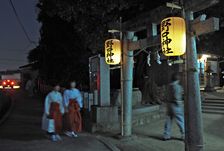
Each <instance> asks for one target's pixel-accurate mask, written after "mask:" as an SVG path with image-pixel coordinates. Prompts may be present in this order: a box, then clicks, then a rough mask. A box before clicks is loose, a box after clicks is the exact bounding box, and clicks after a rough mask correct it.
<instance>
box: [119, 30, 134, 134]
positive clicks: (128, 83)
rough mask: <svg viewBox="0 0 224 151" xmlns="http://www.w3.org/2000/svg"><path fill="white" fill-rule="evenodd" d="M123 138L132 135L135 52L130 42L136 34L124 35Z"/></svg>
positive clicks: (128, 33)
mask: <svg viewBox="0 0 224 151" xmlns="http://www.w3.org/2000/svg"><path fill="white" fill-rule="evenodd" d="M123 36H124V37H123V38H124V40H123V64H122V69H123V71H121V72H123V85H122V86H123V112H124V113H123V116H124V117H123V128H124V129H123V136H124V137H127V136H131V135H132V87H133V86H132V84H133V63H134V60H133V50H132V51H131V50H129V42H130V41H131V40H132V39H133V38H134V32H126V33H125V35H123Z"/></svg>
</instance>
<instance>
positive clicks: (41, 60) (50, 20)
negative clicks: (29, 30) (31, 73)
mask: <svg viewBox="0 0 224 151" xmlns="http://www.w3.org/2000/svg"><path fill="white" fill-rule="evenodd" d="M160 3H161V2H160ZM160 3H159V4H160ZM155 5H158V2H157V3H156V4H152V3H151V4H148V1H147V0H140V1H139V0H132V1H128V0H107V1H103V0H91V1H84V0H63V1H58V0H47V1H46V0H39V3H38V4H37V8H38V9H39V15H38V21H39V22H41V23H42V27H41V30H40V35H41V39H40V41H39V46H38V47H37V48H35V49H33V50H31V51H30V53H29V56H28V59H29V61H30V62H33V61H38V66H37V68H38V69H39V71H40V74H41V76H42V78H43V79H45V80H49V79H56V80H60V81H62V82H65V81H67V80H68V79H77V80H79V81H81V82H82V83H85V84H87V82H88V57H89V56H90V55H92V54H96V53H103V51H102V50H103V46H104V41H105V39H106V38H109V36H110V35H109V34H108V33H107V30H108V23H110V22H117V21H118V19H119V17H120V16H122V17H123V18H124V20H127V19H129V18H132V17H133V16H134V15H135V14H136V13H137V12H138V13H140V12H143V11H146V10H148V9H149V8H153V7H154V6H155ZM80 74H81V75H80Z"/></svg>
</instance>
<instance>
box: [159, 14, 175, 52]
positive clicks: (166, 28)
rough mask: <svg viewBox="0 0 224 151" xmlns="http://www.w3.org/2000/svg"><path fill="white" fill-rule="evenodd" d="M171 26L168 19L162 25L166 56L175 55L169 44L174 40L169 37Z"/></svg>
mask: <svg viewBox="0 0 224 151" xmlns="http://www.w3.org/2000/svg"><path fill="white" fill-rule="evenodd" d="M170 26H171V19H170V18H168V19H166V20H164V21H163V22H162V23H161V34H162V39H161V40H162V46H163V47H162V48H163V50H162V51H163V53H164V54H169V53H173V51H172V50H171V48H170V46H169V44H170V43H171V42H172V39H171V38H170V37H169V34H170V32H169V27H170Z"/></svg>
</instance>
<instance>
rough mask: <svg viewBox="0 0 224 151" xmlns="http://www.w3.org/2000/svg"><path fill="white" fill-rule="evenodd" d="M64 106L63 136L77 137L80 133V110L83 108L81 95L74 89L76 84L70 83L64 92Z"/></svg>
mask: <svg viewBox="0 0 224 151" xmlns="http://www.w3.org/2000/svg"><path fill="white" fill-rule="evenodd" d="M63 97H64V106H65V112H66V113H65V128H66V132H65V134H66V135H67V136H69V137H78V135H77V133H78V132H81V131H82V117H81V113H80V110H81V108H82V107H83V102H82V95H81V93H80V91H79V90H78V89H77V88H76V82H75V81H71V82H70V89H67V90H65V91H64V96H63Z"/></svg>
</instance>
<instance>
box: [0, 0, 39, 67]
mask: <svg viewBox="0 0 224 151" xmlns="http://www.w3.org/2000/svg"><path fill="white" fill-rule="evenodd" d="M13 3H14V6H15V8H16V10H17V12H18V15H19V17H20V19H21V21H22V23H23V25H24V26H25V29H26V31H27V33H28V35H29V37H30V39H32V40H33V41H36V42H38V39H39V28H40V24H39V23H38V22H37V21H36V18H37V9H36V7H35V5H36V3H37V0H13ZM33 47H34V45H33V44H30V43H29V41H28V40H27V38H26V37H25V34H24V33H23V31H22V29H21V26H20V25H19V23H18V21H17V20H16V17H15V14H14V13H13V9H12V7H11V6H10V3H9V0H0V71H2V70H6V69H17V68H18V67H19V66H21V65H24V64H26V63H27V59H26V57H27V53H28V52H29V50H30V49H32V48H33Z"/></svg>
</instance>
